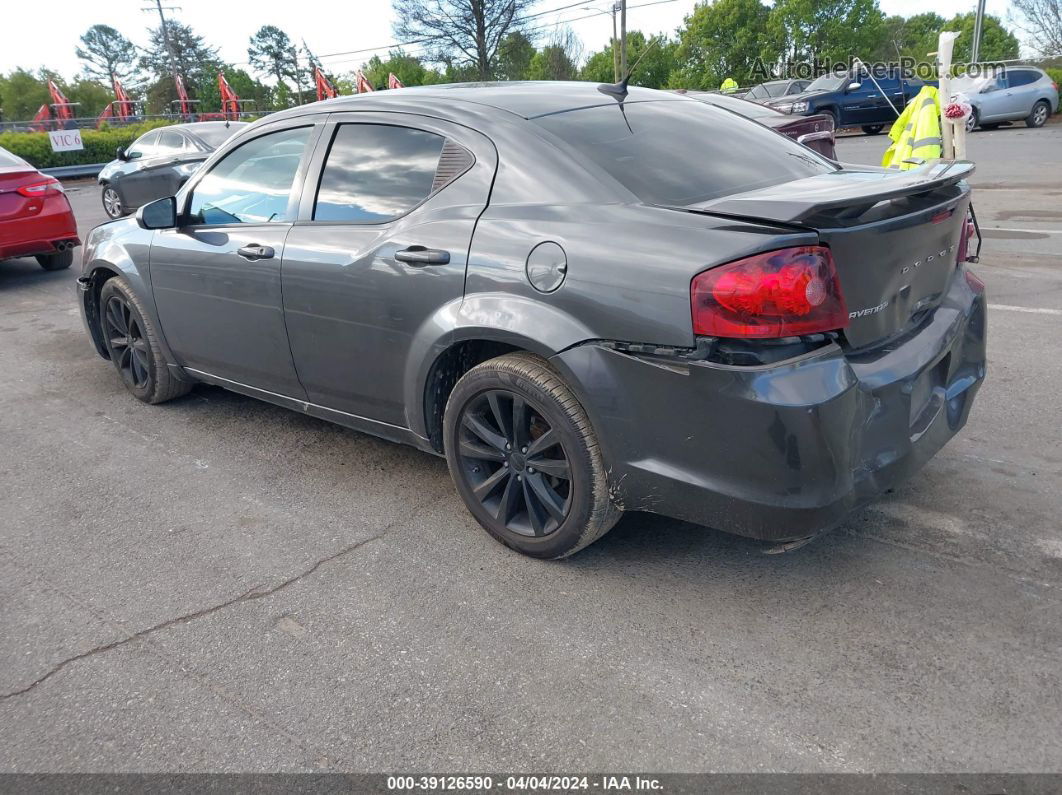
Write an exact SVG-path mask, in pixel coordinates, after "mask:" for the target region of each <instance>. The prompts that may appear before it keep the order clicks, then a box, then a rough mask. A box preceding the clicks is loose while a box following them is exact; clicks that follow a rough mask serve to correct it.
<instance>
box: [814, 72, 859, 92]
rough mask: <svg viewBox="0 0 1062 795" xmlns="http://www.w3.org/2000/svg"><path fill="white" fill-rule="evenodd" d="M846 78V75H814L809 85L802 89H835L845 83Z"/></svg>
mask: <svg viewBox="0 0 1062 795" xmlns="http://www.w3.org/2000/svg"><path fill="white" fill-rule="evenodd" d="M846 80H848V75H822V77H816V78H815V79H814V80H813V81H812V82H811V85H810V86H808V87H807V88H806V89H804V90H805V91H837V90H838V89H839V88H840V87H841V86H843V85H845V84H846V83H845V81H846Z"/></svg>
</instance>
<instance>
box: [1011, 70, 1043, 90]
mask: <svg viewBox="0 0 1062 795" xmlns="http://www.w3.org/2000/svg"><path fill="white" fill-rule="evenodd" d="M1039 78H1040V75H1038V74H1037V73H1036V72H1032V71H1029V70H1028V69H1012V70H1010V71H1009V72H1007V84H1008V85H1009V86H1010V87H1011V88H1017V87H1018V86H1027V85H1029V84H1030V83H1035V82H1036V81H1037V80H1038V79H1039Z"/></svg>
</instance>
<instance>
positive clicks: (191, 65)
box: [140, 21, 222, 94]
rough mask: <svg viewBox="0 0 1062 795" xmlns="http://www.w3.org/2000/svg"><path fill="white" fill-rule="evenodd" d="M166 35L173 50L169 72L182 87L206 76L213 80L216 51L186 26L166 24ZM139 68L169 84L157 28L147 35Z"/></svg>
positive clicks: (163, 43) (163, 46) (167, 61)
mask: <svg viewBox="0 0 1062 795" xmlns="http://www.w3.org/2000/svg"><path fill="white" fill-rule="evenodd" d="M166 31H167V32H168V33H169V41H170V48H171V49H172V50H173V53H172V59H173V68H175V69H176V70H177V73H178V74H179V75H181V76H182V77H183V78H184V81H185V83H186V84H199V83H202V82H203V78H205V77H208V76H214V77H217V73H218V69H220V68H221V66H222V63H221V59H220V58H218V51H217V48H215V47H211V46H210V45H209V44H207V43H206V42H205V41H204V40H203V37H202V36H200V35H199V34H198V33H196V32H195V31H194V30H192V28H191V27H190V26H188V25H182V24H181V23H180V22H172V21H171V22H167V23H166ZM140 68H141V69H143V70H144V71H146V72H150V73H151V74H153V75H155V77H156V78H168V79H170V82H171V83H172V82H173V80H172V78H173V71H172V69H171V63H170V54H169V53H168V52H167V46H166V37H165V36H164V35H163V31H162V26H161V25H160V26H159V27H157V28H153V29H152V30H151V31H150V36H149V41H148V46H147V48H146V49H145V51H144V54H143V55H142V56H141V58H140ZM174 93H175V94H176V92H174Z"/></svg>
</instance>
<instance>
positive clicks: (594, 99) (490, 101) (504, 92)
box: [268, 81, 682, 119]
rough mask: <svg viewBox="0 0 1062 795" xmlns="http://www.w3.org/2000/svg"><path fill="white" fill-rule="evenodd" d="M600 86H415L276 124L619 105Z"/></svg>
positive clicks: (302, 109) (632, 95)
mask: <svg viewBox="0 0 1062 795" xmlns="http://www.w3.org/2000/svg"><path fill="white" fill-rule="evenodd" d="M598 85H600V84H599V83H583V82H548V81H538V82H536V81H514V82H503V83H452V84H445V85H432V86H413V87H410V88H399V89H393V90H389V91H375V92H372V93H366V94H358V95H354V96H344V97H336V98H335V99H328V100H324V101H322V102H314V103H311V104H309V105H300V106H299V107H298V108H292V109H290V110H286V111H280V112H279V113H275V114H272V115H270V116H269V117H268V118H270V119H280V118H284V117H286V116H298V115H302V114H303V113H306V112H310V113H314V112H321V111H324V110H327V111H332V112H335V111H344V110H369V109H377V108H378V109H380V110H386V109H387V106H394V107H396V108H397V107H402V109H403V110H408V109H409V105H411V104H415V105H416V106H417V107H420V108H423V109H424V110H425V111H431V112H435V113H439V114H440V115H447V116H457V115H459V114H457V113H455V110H457V109H456V108H455V107H454V103H455V102H459V103H461V104H464V103H473V104H475V105H478V106H481V107H484V108H491V109H494V110H497V111H501V112H505V113H509V114H513V115H516V116H519V117H522V118H524V119H534V118H537V117H539V116H548V115H551V114H554V113H563V112H565V111H569V110H576V109H579V108H589V107H594V106H598V105H613V104H615V103H616V102H617V99H616V98H615V97H614V96H611V95H609V94H604V93H602V92H601V91H598ZM656 100H677V101H681V100H682V97H678V96H675V95H673V94H670V93H667V92H664V91H657V90H655V89H651V88H640V87H638V86H631V87H630V88H629V89H628V93H627V96H626V98H625V100H624V101H625V102H644V101H656Z"/></svg>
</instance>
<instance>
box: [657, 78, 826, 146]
mask: <svg viewBox="0 0 1062 795" xmlns="http://www.w3.org/2000/svg"><path fill="white" fill-rule="evenodd" d="M676 93H679V94H685V95H686V96H687V97H690V98H691V99H696V100H700V101H701V102H707V103H708V104H709V105H718V106H719V107H721V108H726V109H727V110H730V111H733V112H734V113H737V114H740V115H742V116H745V117H746V118H749V119H752V120H754V121H758V122H759V123H760V124H763V125H765V126H767V127H771V128H772V129H774V130H777V131H778V132H780V133H781V134H782V135H785V136H787V137H789V138H792V139H793V140H794V141H796V142H797V143H798V144H804V146H806V147H808V148H810V149H814V150H815V151H816V152H818V153H819V154H820V155H825V156H826V157H828V158H830V160H836V159H837V151H836V150H835V149H834V133H835V130H834V128H833V118H832V117H831V116H829V115H828V114H825V113H817V114H815V115H814V116H791V115H789V114H788V113H782V112H781V111H778V110H775V109H774V108H770V107H767V106H766V105H760V104H759V103H757V102H749V101H748V100H744V99H738V98H737V97H728V96H727V95H726V94H713V93H710V92H707V91H682V90H680V91H678V92H676Z"/></svg>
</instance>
